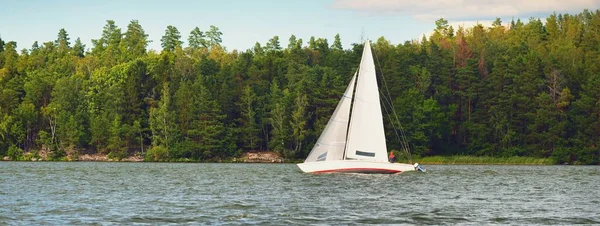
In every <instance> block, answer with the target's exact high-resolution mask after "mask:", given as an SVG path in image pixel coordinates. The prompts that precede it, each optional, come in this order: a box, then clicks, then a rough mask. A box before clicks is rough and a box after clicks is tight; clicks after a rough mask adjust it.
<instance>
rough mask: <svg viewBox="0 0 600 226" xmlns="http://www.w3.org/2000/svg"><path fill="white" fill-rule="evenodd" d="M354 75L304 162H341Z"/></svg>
mask: <svg viewBox="0 0 600 226" xmlns="http://www.w3.org/2000/svg"><path fill="white" fill-rule="evenodd" d="M355 79H356V74H354V76H353V77H352V80H351V81H350V84H349V85H348V88H346V92H344V95H343V96H342V98H341V100H340V102H339V103H338V105H337V107H336V108H335V111H334V112H333V115H332V116H331V118H329V122H327V125H326V126H325V129H323V132H322V133H321V136H319V139H318V140H317V143H316V144H315V146H314V147H313V149H312V150H311V151H310V154H308V157H307V158H306V160H305V162H315V161H330V160H342V159H343V158H344V147H345V146H346V134H347V131H348V119H349V117H350V104H351V102H352V93H353V92H354V81H355Z"/></svg>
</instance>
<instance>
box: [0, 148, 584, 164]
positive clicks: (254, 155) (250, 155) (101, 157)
mask: <svg viewBox="0 0 600 226" xmlns="http://www.w3.org/2000/svg"><path fill="white" fill-rule="evenodd" d="M0 160H3V161H19V162H29V161H31V162H37V161H42V162H172V163H294V164H295V163H301V162H303V159H285V158H283V157H281V156H279V155H278V154H277V153H275V152H268V151H266V152H247V153H244V154H243V155H242V156H241V157H230V158H217V159H205V160H194V159H188V158H181V159H166V160H164V161H147V160H146V159H144V155H143V154H142V153H134V154H133V155H130V156H128V157H126V158H123V159H116V158H109V155H108V154H80V155H77V156H65V157H62V158H60V159H49V158H48V157H47V156H38V157H34V156H33V155H32V154H30V153H25V154H23V155H22V156H21V157H20V158H19V159H17V160H13V159H10V158H9V157H8V156H4V157H3V158H2V159H0ZM398 162H410V161H408V160H407V159H401V160H399V161H398ZM412 162H413V163H415V162H418V163H419V164H421V165H560V164H559V163H558V162H557V161H556V160H555V159H553V158H535V157H522V156H512V157H490V156H469V155H455V156H426V157H415V158H413V159H412ZM565 164H566V163H565ZM566 165H583V164H580V163H578V162H574V163H570V164H566Z"/></svg>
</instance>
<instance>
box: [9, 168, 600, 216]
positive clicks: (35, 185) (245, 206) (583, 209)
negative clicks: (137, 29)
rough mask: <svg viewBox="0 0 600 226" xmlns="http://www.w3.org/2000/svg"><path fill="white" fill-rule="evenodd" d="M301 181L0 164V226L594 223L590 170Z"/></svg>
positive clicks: (305, 177)
mask: <svg viewBox="0 0 600 226" xmlns="http://www.w3.org/2000/svg"><path fill="white" fill-rule="evenodd" d="M426 168H427V169H428V172H427V173H406V174H400V175H363V174H318V175H312V174H304V173H302V172H300V171H299V170H298V168H297V167H296V165H294V164H168V163H141V164H140V163H86V162H76V163H45V162H38V163H20V162H7V163H4V162H3V163H2V164H0V181H2V183H0V203H2V205H5V206H10V207H8V208H0V225H6V224H7V225H12V224H27V225H39V224H55V225H64V224H67V225H68V224H86V225H87V224H94V223H100V224H125V225H127V224H152V225H155V224H286V225H287V224H292V225H306V224H343V225H352V224H478V225H482V224H580V223H581V224H600V219H599V218H598V217H597V216H600V210H598V208H597V206H598V205H600V189H599V185H598V184H597V183H594V182H596V181H600V167H571V166H566V167H565V166H539V167H538V166H485V165H482V166H461V165H454V166H443V165H438V166H427V167H426Z"/></svg>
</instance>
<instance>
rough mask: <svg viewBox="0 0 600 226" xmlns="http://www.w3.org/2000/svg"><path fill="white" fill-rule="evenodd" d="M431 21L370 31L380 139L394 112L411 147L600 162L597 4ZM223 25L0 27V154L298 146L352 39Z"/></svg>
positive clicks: (158, 156) (328, 104)
mask: <svg viewBox="0 0 600 226" xmlns="http://www.w3.org/2000/svg"><path fill="white" fill-rule="evenodd" d="M435 24H436V29H435V30H434V32H433V34H432V35H430V36H429V37H425V36H423V38H422V39H421V40H412V41H406V42H404V43H401V44H397V45H394V44H391V43H390V42H389V41H388V40H386V39H385V38H384V37H381V38H379V39H378V40H376V41H374V42H373V46H372V48H373V52H374V57H375V63H376V67H377V74H378V79H379V82H380V88H382V89H384V88H385V89H387V91H386V92H389V94H390V95H389V99H387V100H389V101H383V102H391V103H393V104H392V105H393V107H394V109H393V110H392V109H388V110H386V111H384V114H385V116H384V122H385V124H386V126H385V127H386V134H387V137H388V140H387V142H388V148H389V149H390V150H392V149H393V150H401V147H402V146H401V145H400V140H398V139H396V137H395V135H394V131H393V129H392V128H393V127H396V128H403V131H404V133H405V135H406V138H407V141H408V143H409V144H410V147H411V152H412V153H413V154H416V155H420V156H430V155H476V156H533V157H550V158H555V159H556V160H557V161H558V162H560V163H580V164H598V163H599V162H600V147H599V141H600V11H599V10H596V11H588V10H585V11H583V12H581V13H579V14H576V15H571V14H552V15H550V16H548V17H547V18H546V19H545V20H544V21H542V20H541V19H536V18H531V19H529V21H528V22H526V23H524V22H522V21H520V20H516V21H515V20H513V21H510V22H508V23H506V24H503V23H502V21H501V20H500V19H496V21H495V22H494V23H493V24H492V26H491V27H484V26H482V25H475V26H473V27H458V28H454V27H452V26H449V24H448V21H447V20H444V19H439V20H437V21H436V22H435ZM222 35H223V34H222V32H221V31H220V30H219V28H218V27H215V26H210V27H209V28H208V29H206V30H201V29H200V28H198V27H196V28H194V29H193V30H192V31H191V32H190V33H189V35H188V36H187V39H186V40H185V41H184V40H182V39H183V37H182V34H181V33H180V32H179V30H178V29H177V28H176V27H175V26H168V27H167V28H166V30H165V34H164V35H163V36H162V38H161V40H160V42H161V47H162V48H163V49H162V50H161V51H160V52H156V51H149V50H148V49H147V46H148V43H149V42H150V40H148V34H146V33H145V31H144V29H143V28H142V26H141V25H140V24H139V22H138V21H136V20H132V21H131V22H130V23H129V25H128V26H127V28H126V29H125V30H122V29H121V28H119V27H118V26H116V25H115V22H114V21H112V20H108V21H107V23H106V25H105V26H104V27H103V32H102V36H101V37H99V38H98V39H94V40H92V46H91V47H89V48H86V46H85V45H84V44H83V43H82V42H81V40H80V39H79V38H77V39H76V40H75V41H74V43H71V38H70V36H69V34H68V33H67V31H66V30H65V29H61V30H60V31H59V32H58V36H57V39H56V40H54V41H49V42H44V43H41V44H40V43H38V42H35V43H33V45H32V46H31V48H29V49H27V48H23V49H21V50H18V49H17V43H16V42H13V41H5V40H2V39H0V156H9V157H10V158H13V159H19V158H23V156H26V155H29V156H37V155H39V154H40V153H41V152H44V153H46V154H47V155H48V157H49V158H51V159H63V158H65V157H69V158H73V157H74V156H75V157H76V156H77V155H79V154H82V153H101V154H108V155H109V156H110V157H111V158H117V159H120V158H124V157H127V156H129V155H132V154H134V153H143V154H144V156H145V157H146V160H149V161H167V160H176V159H192V160H200V161H210V160H216V159H223V158H230V157H235V156H239V155H240V154H242V153H244V152H247V151H254V150H273V151H276V152H278V153H280V154H282V155H284V156H285V157H287V158H298V159H302V158H304V157H305V156H306V155H307V154H308V152H310V150H311V148H312V145H313V144H314V142H315V141H316V139H317V138H318V136H319V134H320V133H321V131H322V129H323V128H324V126H325V124H326V123H327V121H328V120H329V117H330V116H331V114H332V112H333V110H334V109H335V107H336V104H337V102H338V100H339V98H340V97H341V95H342V93H343V92H344V89H345V87H346V85H347V84H348V82H349V80H350V78H351V76H352V75H353V73H354V71H355V70H356V69H357V66H358V63H359V61H360V57H361V52H362V47H363V46H362V45H363V44H362V43H356V44H352V46H350V47H348V48H347V49H344V48H343V47H342V43H341V38H340V36H339V35H336V36H335V38H334V40H333V42H332V43H331V44H330V42H329V41H328V40H327V39H325V38H315V37H310V39H309V40H308V42H305V41H304V40H302V39H301V38H298V37H296V36H294V35H292V36H291V37H289V44H288V46H281V44H280V41H279V37H278V36H274V37H273V38H272V39H270V40H268V41H267V42H266V43H264V44H261V43H259V42H257V43H256V44H255V46H254V47H252V48H250V49H247V50H243V51H238V50H233V51H227V49H226V48H225V47H224V46H222V45H221V43H222V39H221V36H222ZM184 43H186V45H185V46H184ZM392 112H395V113H396V115H397V116H398V121H396V120H395V118H394V117H395V116H392V117H388V114H391V113H392ZM390 119H393V120H390ZM392 124H393V125H392ZM24 153H25V155H24Z"/></svg>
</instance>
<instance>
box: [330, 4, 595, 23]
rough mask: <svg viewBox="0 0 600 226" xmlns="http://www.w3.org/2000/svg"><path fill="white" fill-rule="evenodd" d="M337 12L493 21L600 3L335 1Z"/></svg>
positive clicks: (570, 11)
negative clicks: (338, 10)
mask: <svg viewBox="0 0 600 226" xmlns="http://www.w3.org/2000/svg"><path fill="white" fill-rule="evenodd" d="M331 6H332V8H334V9H342V10H353V11H358V12H363V13H369V14H380V13H388V14H390V13H391V14H400V15H408V16H412V17H414V18H416V19H419V20H426V21H431V20H435V19H439V18H442V17H443V18H445V19H449V20H477V19H493V18H496V17H501V18H502V17H519V16H524V17H530V16H534V15H546V14H550V13H552V12H557V13H565V12H567V13H577V12H579V11H582V10H583V9H590V10H595V9H597V8H599V7H600V0H543V1H542V0H334V2H333V4H332V5H331Z"/></svg>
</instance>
